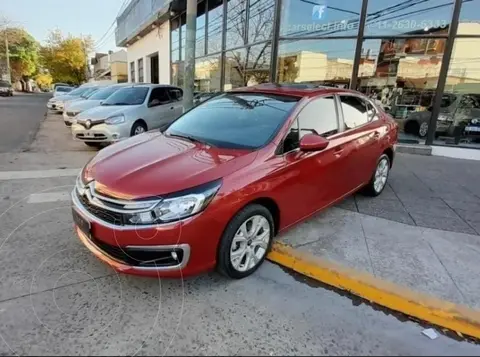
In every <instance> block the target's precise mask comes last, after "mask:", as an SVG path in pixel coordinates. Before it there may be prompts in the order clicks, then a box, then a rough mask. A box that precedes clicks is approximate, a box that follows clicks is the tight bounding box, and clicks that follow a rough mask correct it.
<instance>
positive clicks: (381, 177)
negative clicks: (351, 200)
mask: <svg viewBox="0 0 480 357" xmlns="http://www.w3.org/2000/svg"><path fill="white" fill-rule="evenodd" d="M389 174H390V158H389V157H388V155H387V154H382V155H381V156H380V157H379V158H378V160H377V165H376V166H375V170H374V171H373V174H372V178H371V179H370V182H369V183H368V184H367V185H366V186H365V187H364V188H363V190H362V193H363V194H365V195H366V196H371V197H376V196H378V195H380V194H381V193H382V192H383V190H384V189H385V186H387V180H388V176H389Z"/></svg>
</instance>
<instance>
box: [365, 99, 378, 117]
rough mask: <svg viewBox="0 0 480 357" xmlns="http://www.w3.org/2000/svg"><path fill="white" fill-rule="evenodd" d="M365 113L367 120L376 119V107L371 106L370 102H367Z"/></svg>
mask: <svg viewBox="0 0 480 357" xmlns="http://www.w3.org/2000/svg"><path fill="white" fill-rule="evenodd" d="M367 115H368V120H376V119H378V116H377V109H375V107H374V106H373V104H372V103H370V102H367Z"/></svg>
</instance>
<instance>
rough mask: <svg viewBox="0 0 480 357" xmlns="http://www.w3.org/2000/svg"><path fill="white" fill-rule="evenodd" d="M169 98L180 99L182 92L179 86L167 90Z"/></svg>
mask: <svg viewBox="0 0 480 357" xmlns="http://www.w3.org/2000/svg"><path fill="white" fill-rule="evenodd" d="M168 94H169V95H170V98H172V100H174V101H181V100H182V99H183V92H182V90H181V89H179V88H171V89H169V90H168Z"/></svg>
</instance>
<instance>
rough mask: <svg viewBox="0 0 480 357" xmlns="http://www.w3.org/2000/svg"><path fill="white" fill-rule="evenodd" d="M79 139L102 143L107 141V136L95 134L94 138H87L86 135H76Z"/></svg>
mask: <svg viewBox="0 0 480 357" xmlns="http://www.w3.org/2000/svg"><path fill="white" fill-rule="evenodd" d="M76 137H77V139H80V140H89V141H96V140H97V141H101V140H106V139H107V136H106V135H105V134H97V133H96V134H93V136H91V135H89V136H85V134H82V133H80V134H77V135H76Z"/></svg>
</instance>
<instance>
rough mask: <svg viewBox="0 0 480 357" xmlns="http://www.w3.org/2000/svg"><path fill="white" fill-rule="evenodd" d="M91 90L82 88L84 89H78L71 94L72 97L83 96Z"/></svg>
mask: <svg viewBox="0 0 480 357" xmlns="http://www.w3.org/2000/svg"><path fill="white" fill-rule="evenodd" d="M88 89H89V87H82V88H77V89H74V90H72V91H71V92H70V95H74V96H76V95H78V96H80V95H82V94H83V93H85V91H87V90H88Z"/></svg>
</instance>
